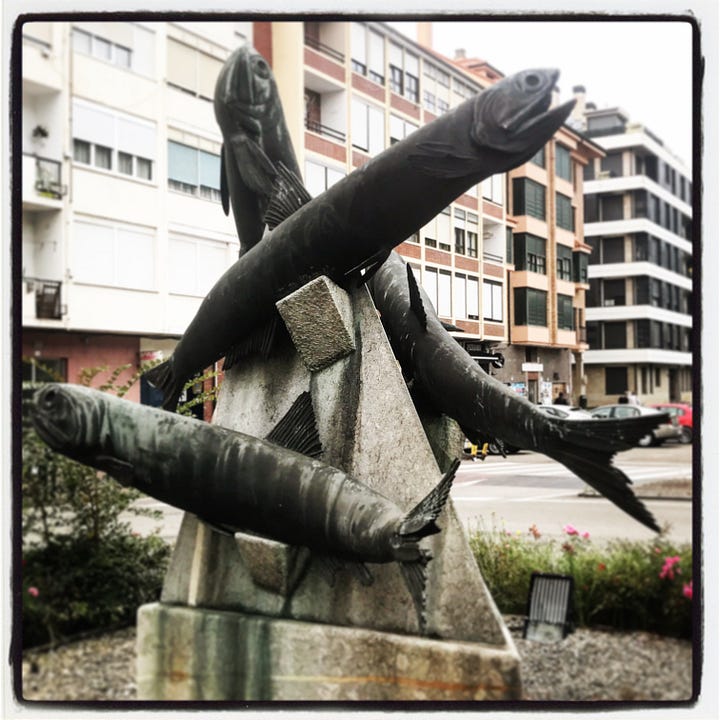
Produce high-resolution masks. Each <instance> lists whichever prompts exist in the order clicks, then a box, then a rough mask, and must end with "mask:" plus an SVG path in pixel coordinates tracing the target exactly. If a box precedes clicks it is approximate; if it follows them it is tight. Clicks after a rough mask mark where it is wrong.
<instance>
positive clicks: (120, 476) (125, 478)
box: [95, 455, 135, 486]
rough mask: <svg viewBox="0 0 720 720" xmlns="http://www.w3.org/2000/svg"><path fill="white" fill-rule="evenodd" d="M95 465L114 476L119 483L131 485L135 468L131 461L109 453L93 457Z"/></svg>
mask: <svg viewBox="0 0 720 720" xmlns="http://www.w3.org/2000/svg"><path fill="white" fill-rule="evenodd" d="M95 462H96V464H97V467H99V468H100V469H101V470H103V471H104V472H106V473H107V474H108V475H111V476H112V477H114V478H115V479H116V480H117V481H118V482H119V483H120V484H121V485H126V486H129V485H132V481H133V477H134V475H135V468H134V467H133V465H132V463H129V462H126V461H125V460H120V459H119V458H116V457H112V456H110V455H98V456H97V457H96V458H95Z"/></svg>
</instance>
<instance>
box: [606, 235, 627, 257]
mask: <svg viewBox="0 0 720 720" xmlns="http://www.w3.org/2000/svg"><path fill="white" fill-rule="evenodd" d="M602 262H603V263H621V262H625V238H623V237H607V238H603V240H602Z"/></svg>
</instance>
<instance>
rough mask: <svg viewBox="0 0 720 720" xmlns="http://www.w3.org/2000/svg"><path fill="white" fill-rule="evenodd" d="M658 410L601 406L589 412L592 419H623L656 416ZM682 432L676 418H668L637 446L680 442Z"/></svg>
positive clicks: (621, 405) (625, 405) (635, 406)
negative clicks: (667, 441)
mask: <svg viewBox="0 0 720 720" xmlns="http://www.w3.org/2000/svg"><path fill="white" fill-rule="evenodd" d="M659 413H660V411H659V410H655V409H654V408H651V407H645V406H644V405H629V404H624V405H623V404H620V403H618V404H617V405H601V406H600V407H597V408H595V409H594V410H591V411H590V415H592V417H594V418H624V417H637V416H638V415H656V414H659ZM681 438H682V430H681V429H680V425H679V424H678V420H677V418H676V417H672V416H671V418H670V422H665V423H661V424H660V425H658V426H657V427H656V428H655V429H654V430H653V431H652V435H645V437H643V438H640V440H639V442H638V445H639V446H640V447H649V446H650V445H662V444H663V443H664V442H665V440H671V439H674V440H681Z"/></svg>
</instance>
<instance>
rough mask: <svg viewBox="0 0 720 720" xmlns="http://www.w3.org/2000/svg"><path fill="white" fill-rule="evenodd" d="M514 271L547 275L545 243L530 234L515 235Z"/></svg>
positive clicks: (542, 239) (543, 239) (543, 240)
mask: <svg viewBox="0 0 720 720" xmlns="http://www.w3.org/2000/svg"><path fill="white" fill-rule="evenodd" d="M514 244H515V263H516V265H515V269H516V270H528V271H529V272H535V273H539V274H540V275H545V274H547V247H546V246H547V242H546V240H545V238H541V237H539V236H538V235H532V234H531V233H517V234H516V235H515V243H514Z"/></svg>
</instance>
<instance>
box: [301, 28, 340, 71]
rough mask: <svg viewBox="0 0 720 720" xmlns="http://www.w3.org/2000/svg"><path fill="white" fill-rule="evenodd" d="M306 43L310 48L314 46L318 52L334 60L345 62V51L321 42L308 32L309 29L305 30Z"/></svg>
mask: <svg viewBox="0 0 720 720" xmlns="http://www.w3.org/2000/svg"><path fill="white" fill-rule="evenodd" d="M305 45H307V46H308V47H309V48H312V49H313V50H316V51H317V52H320V53H322V54H323V55H327V56H328V57H331V58H332V59H333V60H337V62H339V63H344V62H345V55H344V54H343V53H341V52H340V51H339V50H335V48H331V47H330V46H329V45H326V44H325V43H322V42H320V40H318V39H317V38H315V37H313V36H312V35H311V34H310V33H308V32H307V29H306V32H305Z"/></svg>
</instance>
